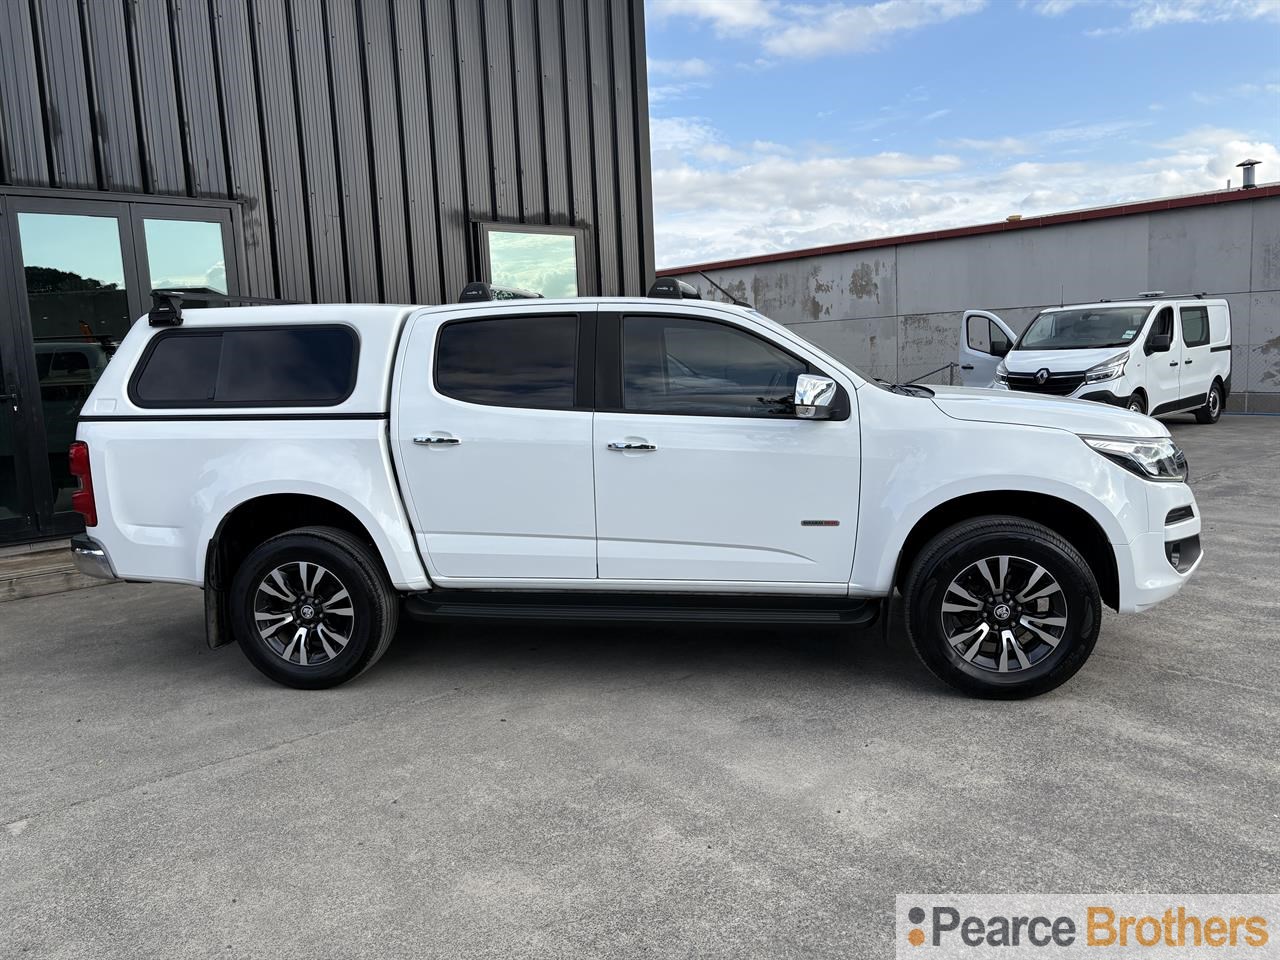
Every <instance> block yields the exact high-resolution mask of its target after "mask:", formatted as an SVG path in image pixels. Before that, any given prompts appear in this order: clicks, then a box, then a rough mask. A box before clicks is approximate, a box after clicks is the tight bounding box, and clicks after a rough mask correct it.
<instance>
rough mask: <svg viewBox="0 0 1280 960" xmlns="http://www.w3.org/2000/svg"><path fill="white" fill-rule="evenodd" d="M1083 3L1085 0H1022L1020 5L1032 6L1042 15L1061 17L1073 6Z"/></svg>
mask: <svg viewBox="0 0 1280 960" xmlns="http://www.w3.org/2000/svg"><path fill="white" fill-rule="evenodd" d="M1082 3H1083V0H1036V2H1034V3H1030V4H1028V2H1027V0H1020V2H1019V4H1018V6H1020V7H1026V6H1030V7H1031V9H1033V10H1034V11H1035V12H1036V13H1038V14H1040V15H1041V16H1045V17H1060V16H1062V15H1063V14H1064V13H1066V12H1067V11H1068V10H1070V9H1072V8H1073V7H1078V6H1081V4H1082Z"/></svg>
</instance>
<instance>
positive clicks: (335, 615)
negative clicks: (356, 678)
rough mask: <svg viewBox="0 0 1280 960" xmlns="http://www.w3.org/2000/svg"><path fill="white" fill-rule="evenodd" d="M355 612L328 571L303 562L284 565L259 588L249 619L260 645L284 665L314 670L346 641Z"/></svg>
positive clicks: (349, 596)
mask: <svg viewBox="0 0 1280 960" xmlns="http://www.w3.org/2000/svg"><path fill="white" fill-rule="evenodd" d="M355 615H356V614H355V608H354V607H352V605H351V595H350V594H349V593H348V592H347V588H346V586H345V585H344V584H343V582H342V581H341V580H339V579H338V577H337V575H336V574H334V573H333V572H332V571H331V570H328V569H326V568H325V567H322V566H320V565H319V564H317V563H308V562H307V561H305V560H298V561H293V562H290V563H283V564H281V565H280V566H278V567H276V568H275V569H273V570H272V571H271V572H270V573H268V574H267V575H266V576H265V577H263V578H262V580H261V581H260V582H259V583H258V589H257V591H256V592H255V594H254V601H253V618H254V621H255V626H256V627H257V630H258V635H259V636H260V637H261V638H262V642H263V643H264V644H265V645H266V646H267V647H268V648H269V649H270V650H271V651H272V652H274V653H275V654H276V656H278V657H280V658H281V659H282V660H285V661H287V662H289V663H293V664H297V665H299V666H303V667H314V666H319V665H320V664H324V663H328V662H329V661H330V660H333V659H334V658H335V657H337V656H338V655H339V654H340V653H341V652H342V650H343V648H345V647H346V645H347V644H348V643H349V642H350V641H351V635H352V632H353V631H354V629H355V623H356V620H355Z"/></svg>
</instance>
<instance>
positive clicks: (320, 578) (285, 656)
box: [231, 527, 400, 690]
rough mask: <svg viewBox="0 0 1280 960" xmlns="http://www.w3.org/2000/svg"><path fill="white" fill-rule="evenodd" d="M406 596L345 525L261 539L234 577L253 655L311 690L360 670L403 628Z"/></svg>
mask: <svg viewBox="0 0 1280 960" xmlns="http://www.w3.org/2000/svg"><path fill="white" fill-rule="evenodd" d="M399 613H400V600H399V596H398V595H397V594H396V593H395V591H394V590H392V588H391V584H390V583H389V582H388V581H387V575H386V572H385V571H384V570H383V568H382V564H381V562H380V561H379V559H378V557H377V555H376V554H375V553H374V552H373V551H372V550H371V549H370V548H369V547H368V546H367V545H366V544H364V543H362V542H360V541H359V540H357V539H356V538H355V537H353V536H352V535H351V534H349V533H347V532H346V531H345V530H339V529H336V528H334V527H301V528H299V529H297V530H290V531H289V532H288V533H283V534H281V535H280V536H278V537H272V538H271V539H270V540H268V541H266V542H265V543H262V544H260V545H259V546H258V547H256V548H255V549H254V550H253V551H252V552H251V553H250V554H249V556H248V557H246V558H245V560H244V562H243V563H242V564H241V565H240V569H239V570H237V571H236V574H235V577H234V578H233V579H232V582H231V623H232V628H233V630H234V632H235V636H236V640H238V641H239V643H240V649H242V650H243V651H244V653H245V656H247V657H248V658H249V660H250V662H251V663H252V664H253V665H254V666H255V667H257V668H258V669H259V670H261V671H262V672H263V673H265V674H266V675H267V676H268V677H270V678H271V679H272V680H275V681H276V682H277V683H283V684H285V685H286V686H290V687H297V688H299V689H303V690H318V689H322V688H324V687H335V686H337V685H338V684H341V683H346V682H347V681H348V680H351V679H352V678H354V677H357V676H359V675H360V674H361V673H363V672H364V671H365V670H368V669H369V668H370V667H371V666H373V665H374V663H376V662H377V661H378V658H379V657H381V656H382V654H383V653H385V652H386V649H387V647H388V646H389V645H390V643H391V638H392V637H393V636H394V635H395V631H396V623H397V620H398V618H399Z"/></svg>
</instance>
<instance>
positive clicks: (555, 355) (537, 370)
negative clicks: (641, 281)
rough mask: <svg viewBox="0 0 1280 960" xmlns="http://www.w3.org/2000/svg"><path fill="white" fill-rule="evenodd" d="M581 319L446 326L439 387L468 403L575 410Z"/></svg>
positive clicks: (438, 362) (500, 319)
mask: <svg viewBox="0 0 1280 960" xmlns="http://www.w3.org/2000/svg"><path fill="white" fill-rule="evenodd" d="M577 354H578V318H577V317H576V316H563V317H543V316H539V317H493V318H491V319H485V320H460V321H457V322H454V323H449V324H445V326H444V327H443V328H442V329H441V330H440V339H439V342H438V343H437V345H436V389H437V390H438V391H440V393H442V394H444V395H445V396H446V397H452V398H453V399H455V400H464V401H466V402H467V403H482V404H486V405H488V406H499V407H534V408H537V409H542V410H570V409H572V408H573V391H574V377H575V370H576V366H577V363H576V361H577Z"/></svg>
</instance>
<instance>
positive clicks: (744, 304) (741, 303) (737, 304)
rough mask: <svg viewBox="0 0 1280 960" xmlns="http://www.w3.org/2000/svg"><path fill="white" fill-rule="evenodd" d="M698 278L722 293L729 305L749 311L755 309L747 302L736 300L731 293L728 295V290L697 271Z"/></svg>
mask: <svg viewBox="0 0 1280 960" xmlns="http://www.w3.org/2000/svg"><path fill="white" fill-rule="evenodd" d="M698 276H700V277H702V279H703V280H705V281H707V283H709V284H711V285H712V286H713V287H715V288H716V289H717V290H719V291H720V292H721V293H723V294H724V295H725V296H726V297H728V298H729V302H730V303H732V304H733V305H734V306H735V307H748V308H749V309H751V310H754V309H755V305H754V304H750V303H747V301H745V300H739V299H738V298H737V297H735V296H734V295H733V294H732V293H730V292H729V291H728V290H726V289H725V288H724V287H722V286H720V284H718V283H716V282H715V281H714V280H712V279H711V278H710V277H708V276H707V275H706V274H705V273H703V272H702V271H701V270H699V271H698Z"/></svg>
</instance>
